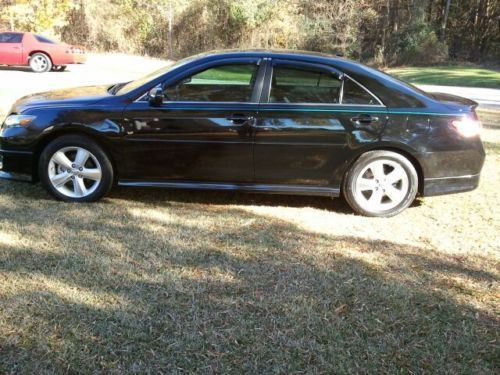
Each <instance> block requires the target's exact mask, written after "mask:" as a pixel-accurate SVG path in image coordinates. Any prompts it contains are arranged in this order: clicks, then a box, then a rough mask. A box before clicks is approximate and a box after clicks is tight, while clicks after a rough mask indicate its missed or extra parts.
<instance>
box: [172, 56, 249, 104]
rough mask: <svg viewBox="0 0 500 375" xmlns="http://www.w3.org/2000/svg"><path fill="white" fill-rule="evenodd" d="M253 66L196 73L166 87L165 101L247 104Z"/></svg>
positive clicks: (243, 65) (217, 67)
mask: <svg viewBox="0 0 500 375" xmlns="http://www.w3.org/2000/svg"><path fill="white" fill-rule="evenodd" d="M257 68H258V67H257V65H256V64H230V65H219V66H215V67H213V68H209V69H207V70H204V71H202V72H199V73H196V74H194V75H192V76H191V77H188V78H185V79H182V80H181V81H179V82H177V83H175V84H173V85H171V86H169V87H167V88H166V89H165V90H164V91H163V95H164V97H165V100H167V101H195V102H249V101H250V100H251V97H252V92H253V86H254V83H255V77H256V75H257Z"/></svg>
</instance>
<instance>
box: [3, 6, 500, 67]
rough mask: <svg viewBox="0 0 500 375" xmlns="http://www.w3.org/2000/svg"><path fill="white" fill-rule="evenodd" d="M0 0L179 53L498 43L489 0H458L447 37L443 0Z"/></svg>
mask: <svg viewBox="0 0 500 375" xmlns="http://www.w3.org/2000/svg"><path fill="white" fill-rule="evenodd" d="M0 1H1V4H3V6H2V11H1V12H0V28H15V29H24V30H27V31H38V32H45V33H48V34H49V35H52V36H56V37H59V38H60V39H62V40H64V41H66V42H68V43H73V44H85V45H86V46H87V47H89V48H90V49H94V50H101V51H122V52H129V53H139V54H148V55H153V56H159V57H165V58H175V59H177V58H181V57H184V56H186V55H191V54H194V53H198V52H203V51H207V50H212V49H220V48H291V49H295V48H297V49H307V50H313V51H321V52H329V53H332V52H341V53H343V54H344V55H345V56H347V57H351V58H354V59H358V60H362V61H368V62H371V63H375V64H378V65H394V64H431V63H438V62H442V61H445V60H447V59H448V47H447V45H449V46H450V52H451V55H452V56H453V57H456V58H460V59H473V60H481V59H483V60H484V59H487V58H490V59H494V58H495V57H498V46H499V45H500V41H499V35H500V24H499V23H498V17H500V2H495V1H493V0H463V3H464V4H465V3H470V4H469V6H460V7H458V6H452V7H451V8H450V17H449V21H448V26H447V27H448V29H447V33H446V35H447V39H446V41H440V40H439V39H438V37H437V31H439V30H440V29H441V26H442V24H443V3H445V2H442V1H440V2H437V1H435V0H422V1H415V0H365V1H359V0H336V1H332V0H315V1H311V0H293V1H292V0H108V1H101V0H40V1H38V2H31V1H27V0H17V1H9V0H0ZM455 1H456V0H453V4H455ZM453 4H452V5H453ZM170 10H172V13H170ZM170 15H173V20H172V24H171V25H170V24H169V23H170V17H169V16H170ZM170 26H171V32H170ZM170 46H171V48H170Z"/></svg>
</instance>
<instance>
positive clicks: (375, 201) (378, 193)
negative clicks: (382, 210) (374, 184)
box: [368, 189, 384, 207]
mask: <svg viewBox="0 0 500 375" xmlns="http://www.w3.org/2000/svg"><path fill="white" fill-rule="evenodd" d="M383 197H384V193H383V192H382V190H380V189H375V190H373V193H372V195H371V196H370V198H369V199H368V203H369V204H370V205H372V206H375V207H376V206H378V205H380V204H381V203H382V198H383Z"/></svg>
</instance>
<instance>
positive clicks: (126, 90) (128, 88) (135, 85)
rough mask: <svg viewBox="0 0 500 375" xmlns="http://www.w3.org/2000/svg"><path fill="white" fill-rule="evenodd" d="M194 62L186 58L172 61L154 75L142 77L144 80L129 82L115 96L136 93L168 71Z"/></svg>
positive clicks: (153, 73)
mask: <svg viewBox="0 0 500 375" xmlns="http://www.w3.org/2000/svg"><path fill="white" fill-rule="evenodd" d="M190 60H192V58H186V59H182V60H179V61H177V62H176V61H170V62H169V63H168V64H167V65H166V66H164V67H162V68H160V69H158V70H155V71H154V72H152V73H149V74H148V75H146V76H144V77H142V78H139V79H136V80H135V81H131V82H128V83H126V84H125V85H123V86H122V87H120V88H119V89H118V90H117V91H116V93H115V94H117V95H123V94H128V93H129V92H131V91H134V90H135V89H137V88H139V87H141V86H142V85H145V84H146V83H148V82H149V81H152V80H154V79H156V78H158V77H161V76H162V75H163V74H165V73H167V72H168V71H170V70H172V69H174V68H177V67H178V66H180V65H183V64H185V63H187V62H188V61H190Z"/></svg>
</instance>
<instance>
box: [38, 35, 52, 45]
mask: <svg viewBox="0 0 500 375" xmlns="http://www.w3.org/2000/svg"><path fill="white" fill-rule="evenodd" d="M35 39H36V40H38V41H39V42H40V43H47V44H56V42H54V41H53V40H50V39H49V38H46V37H44V36H41V35H35Z"/></svg>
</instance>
